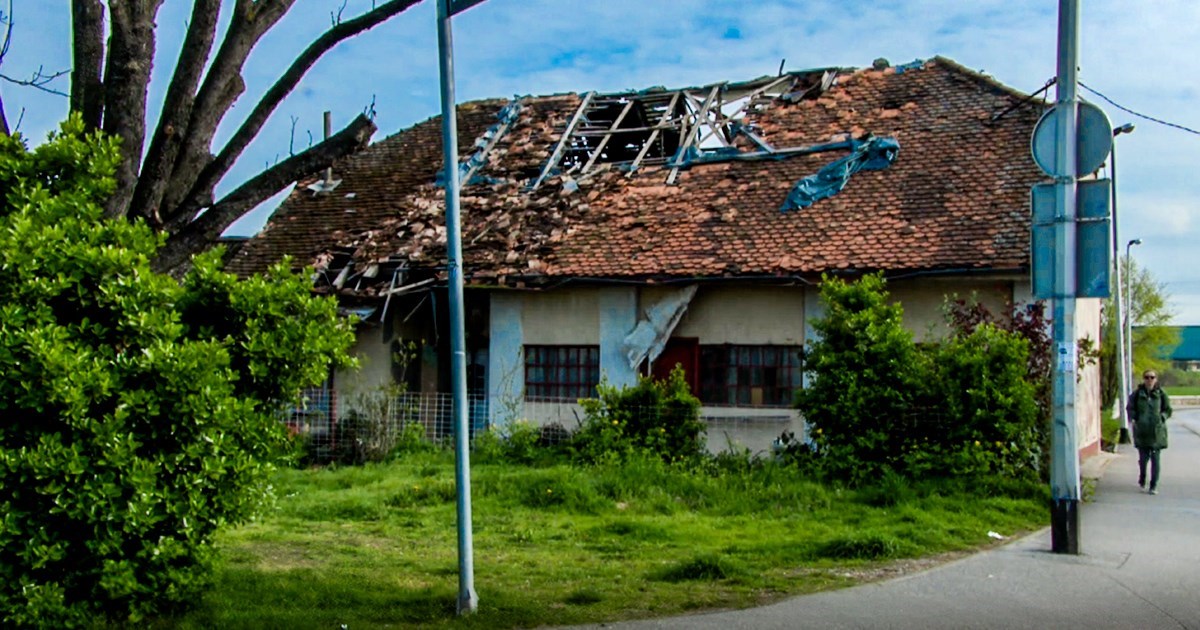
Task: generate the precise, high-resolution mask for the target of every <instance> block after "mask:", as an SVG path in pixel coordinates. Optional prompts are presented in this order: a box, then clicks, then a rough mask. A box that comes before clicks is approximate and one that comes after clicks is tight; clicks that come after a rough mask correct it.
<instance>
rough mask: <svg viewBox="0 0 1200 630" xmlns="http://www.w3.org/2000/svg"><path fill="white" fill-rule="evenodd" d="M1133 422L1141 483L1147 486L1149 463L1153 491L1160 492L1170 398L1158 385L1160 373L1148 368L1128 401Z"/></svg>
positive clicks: (1139, 480) (1139, 482)
mask: <svg viewBox="0 0 1200 630" xmlns="http://www.w3.org/2000/svg"><path fill="white" fill-rule="evenodd" d="M1125 409H1126V410H1127V411H1128V412H1129V419H1130V420H1131V421H1132V422H1133V445H1134V446H1136V447H1137V450H1138V486H1140V487H1142V488H1145V487H1146V464H1147V462H1148V463H1149V464H1150V494H1158V473H1159V468H1160V463H1161V462H1160V461H1159V455H1160V452H1161V451H1162V449H1164V448H1167V418H1170V417H1171V399H1170V398H1168V397H1167V392H1164V391H1163V390H1162V388H1161V387H1159V386H1158V374H1156V373H1155V372H1154V370H1146V372H1145V373H1144V374H1142V384H1141V385H1138V388H1137V390H1136V391H1134V392H1133V393H1132V394H1130V396H1129V404H1127V405H1125Z"/></svg>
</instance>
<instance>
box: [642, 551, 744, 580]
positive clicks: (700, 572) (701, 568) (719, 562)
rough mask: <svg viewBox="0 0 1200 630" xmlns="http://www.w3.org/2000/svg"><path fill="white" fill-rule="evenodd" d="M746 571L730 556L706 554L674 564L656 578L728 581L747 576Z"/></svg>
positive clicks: (655, 577)
mask: <svg viewBox="0 0 1200 630" xmlns="http://www.w3.org/2000/svg"><path fill="white" fill-rule="evenodd" d="M745 572H746V569H745V567H743V566H742V565H741V564H739V563H738V562H736V561H734V560H733V559H731V558H729V557H728V556H723V555H718V554H705V555H700V556H696V557H694V558H690V559H688V560H685V561H683V562H680V563H677V564H674V565H672V566H670V567H668V568H666V569H664V570H662V571H661V572H659V573H657V574H656V575H655V576H654V579H656V580H661V581H663V582H684V581H689V580H701V581H715V580H728V579H731V578H734V577H740V576H741V575H743V574H745Z"/></svg>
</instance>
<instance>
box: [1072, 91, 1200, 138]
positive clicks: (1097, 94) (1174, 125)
mask: <svg viewBox="0 0 1200 630" xmlns="http://www.w3.org/2000/svg"><path fill="white" fill-rule="evenodd" d="M1079 85H1080V87H1082V88H1083V89H1085V90H1087V91H1089V92H1091V93H1092V94H1095V95H1096V96H1099V97H1100V98H1102V99H1104V100H1106V101H1108V103H1109V104H1110V105H1112V106H1113V107H1116V108H1117V109H1119V110H1121V111H1123V112H1126V113H1129V114H1133V115H1134V116H1137V117H1138V118H1142V119H1145V120H1149V121H1150V122H1156V123H1158V124H1160V125H1166V126H1168V127H1174V128H1176V129H1179V130H1182V131H1186V132H1188V133H1191V134H1195V135H1197V136H1200V131H1196V130H1195V129H1192V128H1190V127H1184V126H1183V125H1177V124H1175V123H1173V122H1167V121H1165V120H1161V119H1159V118H1155V117H1153V116H1147V115H1145V114H1143V113H1140V112H1135V111H1133V110H1132V109H1129V108H1128V107H1125V106H1124V105H1121V104H1120V103H1118V102H1116V101H1114V100H1112V99H1111V98H1108V97H1107V96H1105V95H1104V94H1101V93H1100V92H1098V91H1096V90H1094V89H1092V88H1090V87H1088V85H1087V84H1086V83H1084V82H1083V81H1080V82H1079Z"/></svg>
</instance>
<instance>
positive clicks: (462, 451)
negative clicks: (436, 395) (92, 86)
mask: <svg viewBox="0 0 1200 630" xmlns="http://www.w3.org/2000/svg"><path fill="white" fill-rule="evenodd" d="M451 15H453V12H452V11H451V7H450V0H437V21H438V68H439V70H440V74H441V90H442V153H443V157H444V159H443V163H444V168H445V171H446V178H445V181H446V271H447V273H448V275H449V280H450V284H449V287H448V288H449V293H450V299H449V301H450V380H451V387H452V391H453V400H454V407H453V408H454V414H453V415H454V453H455V458H454V481H455V485H456V487H457V491H458V614H460V615H465V614H470V613H473V612H475V610H476V609H477V608H478V606H479V596H478V595H477V594H476V593H475V562H474V544H473V542H472V528H471V472H470V471H471V464H470V442H469V441H468V439H467V438H468V435H467V353H466V348H465V340H466V330H465V328H466V326H465V324H464V322H463V274H462V233H461V230H460V227H459V214H460V208H459V181H458V180H459V174H458V120H457V118H456V116H457V114H456V107H455V101H454V99H455V96H454V43H453V36H452V32H451V28H450V16H451Z"/></svg>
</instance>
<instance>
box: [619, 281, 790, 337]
mask: <svg viewBox="0 0 1200 630" xmlns="http://www.w3.org/2000/svg"><path fill="white" fill-rule="evenodd" d="M642 295H643V302H646V301H648V300H649V299H653V298H654V291H653V290H643V293H642ZM673 336H675V337H695V338H698V339H700V343H702V344H717V343H742V344H779V345H800V344H802V343H804V287H712V286H708V287H701V288H700V290H699V291H697V292H696V297H695V298H693V299H692V303H691V304H690V305H689V306H688V310H687V313H685V314H684V316H683V319H682V320H680V322H679V326H678V327H677V328H676V329H675V333H674V335H673Z"/></svg>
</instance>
